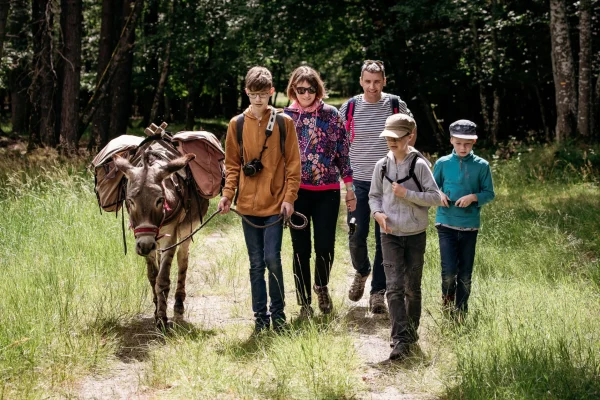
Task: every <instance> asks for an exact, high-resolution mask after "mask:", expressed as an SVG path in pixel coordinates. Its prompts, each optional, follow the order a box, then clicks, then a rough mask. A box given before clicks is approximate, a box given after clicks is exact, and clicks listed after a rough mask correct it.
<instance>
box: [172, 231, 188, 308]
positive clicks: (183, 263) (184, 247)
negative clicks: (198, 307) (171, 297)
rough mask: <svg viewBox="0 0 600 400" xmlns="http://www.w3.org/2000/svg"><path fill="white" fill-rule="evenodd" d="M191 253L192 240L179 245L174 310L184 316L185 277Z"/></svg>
mask: <svg viewBox="0 0 600 400" xmlns="http://www.w3.org/2000/svg"><path fill="white" fill-rule="evenodd" d="M189 254H190V240H186V241H185V242H184V243H182V244H180V245H179V250H177V265H178V267H179V268H178V270H177V289H176V290H175V307H174V311H175V314H176V315H179V316H180V317H181V316H183V311H184V306H183V302H184V301H185V297H186V293H185V279H186V276H187V269H188V259H189Z"/></svg>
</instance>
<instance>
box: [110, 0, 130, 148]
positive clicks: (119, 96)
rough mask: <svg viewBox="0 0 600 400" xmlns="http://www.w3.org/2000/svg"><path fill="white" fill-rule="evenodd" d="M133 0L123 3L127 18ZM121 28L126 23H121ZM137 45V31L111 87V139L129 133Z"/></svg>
mask: <svg viewBox="0 0 600 400" xmlns="http://www.w3.org/2000/svg"><path fill="white" fill-rule="evenodd" d="M132 6H133V0H125V1H124V2H123V13H122V15H123V16H124V17H125V18H126V17H127V16H128V15H130V14H131V12H132V10H133V8H132ZM121 26H124V23H123V22H121ZM134 43H135V30H134V31H133V33H132V34H131V36H130V37H129V41H128V42H127V45H128V46H129V48H130V51H128V52H127V53H125V54H124V56H123V61H122V62H121V64H120V65H119V67H118V68H117V71H116V73H115V77H114V78H113V81H112V85H111V94H112V101H111V112H110V129H109V139H112V138H115V137H117V136H119V135H123V134H125V133H127V125H128V123H129V116H130V115H131V105H132V101H131V76H132V71H133V51H132V49H133V45H134Z"/></svg>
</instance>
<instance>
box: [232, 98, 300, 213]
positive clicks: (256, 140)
mask: <svg viewBox="0 0 600 400" xmlns="http://www.w3.org/2000/svg"><path fill="white" fill-rule="evenodd" d="M244 115H245V118H244V132H243V134H242V135H243V136H242V147H243V148H244V162H246V163H247V162H249V161H251V160H253V159H254V158H258V157H259V155H260V150H261V149H262V146H263V143H265V132H266V130H267V123H268V121H269V117H270V116H271V108H269V109H268V110H267V112H265V114H264V115H263V117H262V119H261V120H260V121H259V120H258V119H257V118H256V117H255V116H254V115H253V114H252V113H251V112H250V108H247V109H246V111H244ZM283 115H284V117H285V127H286V131H287V132H286V136H285V157H282V154H281V144H280V138H279V126H278V124H277V123H275V126H274V127H273V134H272V135H271V136H270V137H269V139H267V142H266V144H265V146H266V147H267V149H265V151H264V152H263V155H262V164H263V165H264V168H263V170H262V171H260V172H259V173H257V174H256V175H254V176H246V175H245V174H244V173H243V172H242V165H241V159H240V147H239V143H238V141H237V129H236V120H237V116H236V117H234V118H232V119H231V121H229V127H228V128H227V138H226V139H225V168H226V179H225V187H224V188H223V196H225V197H227V198H228V199H229V200H231V201H233V199H234V197H235V190H236V189H238V191H239V195H238V199H237V206H236V209H237V210H238V211H239V212H240V213H242V214H244V215H253V216H257V217H268V216H271V215H277V214H279V213H280V211H281V203H282V202H284V201H286V202H288V203H291V204H294V202H295V201H296V199H297V198H298V189H299V187H300V150H299V148H298V138H297V136H296V128H295V127H294V122H293V121H292V119H291V118H290V117H288V116H287V115H285V114H283Z"/></svg>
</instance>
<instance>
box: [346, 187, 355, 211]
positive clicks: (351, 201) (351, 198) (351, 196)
mask: <svg viewBox="0 0 600 400" xmlns="http://www.w3.org/2000/svg"><path fill="white" fill-rule="evenodd" d="M346 207H348V211H350V212H352V211H354V210H356V193H354V191H352V190H348V191H347V192H346Z"/></svg>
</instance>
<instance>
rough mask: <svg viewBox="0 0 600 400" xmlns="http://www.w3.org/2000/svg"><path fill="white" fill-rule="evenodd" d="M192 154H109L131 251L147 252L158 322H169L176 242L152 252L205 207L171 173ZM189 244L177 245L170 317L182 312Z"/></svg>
mask: <svg viewBox="0 0 600 400" xmlns="http://www.w3.org/2000/svg"><path fill="white" fill-rule="evenodd" d="M153 155H154V157H153ZM194 158H195V155H194V154H186V155H184V156H182V157H179V158H176V159H174V160H171V161H165V160H163V159H161V158H159V157H157V156H156V154H154V152H153V151H152V150H146V152H145V153H144V154H143V158H142V163H141V166H134V165H132V164H131V163H130V162H129V161H128V160H127V159H125V158H122V157H119V156H115V157H114V162H115V165H116V167H117V168H118V169H119V170H120V171H121V172H123V173H124V174H125V176H126V177H127V188H126V195H125V206H126V207H127V212H128V214H129V222H130V226H131V227H133V232H134V236H135V251H136V253H137V254H138V255H140V256H142V257H145V258H146V264H147V270H148V280H149V281H150V286H151V287H152V293H153V301H154V319H155V322H156V324H157V326H158V327H160V328H163V327H167V326H168V318H167V299H168V297H169V290H170V286H171V281H170V278H169V275H170V272H171V263H172V261H173V256H174V254H175V248H173V249H170V250H167V251H164V252H162V253H160V255H157V246H161V248H165V247H168V246H170V245H173V244H175V243H176V241H177V240H178V238H180V237H184V236H185V235H186V234H189V233H191V231H192V229H194V228H195V227H196V226H198V224H199V223H200V220H201V218H202V217H203V216H204V215H206V212H207V210H208V200H206V199H204V198H201V197H200V196H197V195H194V193H193V192H192V191H193V190H195V189H194V188H189V187H187V185H186V184H185V182H184V180H183V179H182V178H181V177H180V176H179V174H175V172H177V171H179V170H181V169H182V168H184V167H185V166H186V165H187V164H188V163H189V162H190V161H191V160H193V159H194ZM189 246H190V241H189V240H186V241H185V242H183V243H182V244H181V245H179V247H178V251H177V264H178V267H179V269H178V275H177V289H176V291H175V306H174V307H173V309H174V312H175V319H178V318H181V317H182V316H183V312H184V306H183V302H184V300H185V297H186V292H185V278H186V274H187V268H188V256H189Z"/></svg>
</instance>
